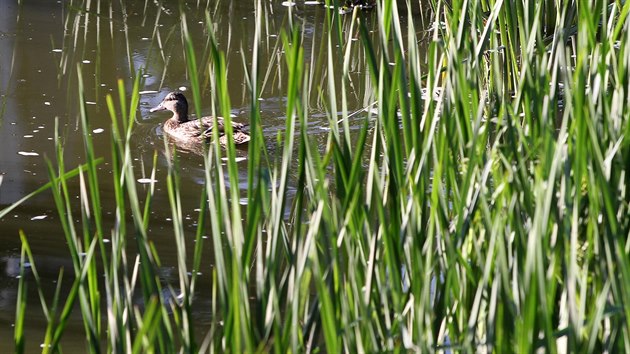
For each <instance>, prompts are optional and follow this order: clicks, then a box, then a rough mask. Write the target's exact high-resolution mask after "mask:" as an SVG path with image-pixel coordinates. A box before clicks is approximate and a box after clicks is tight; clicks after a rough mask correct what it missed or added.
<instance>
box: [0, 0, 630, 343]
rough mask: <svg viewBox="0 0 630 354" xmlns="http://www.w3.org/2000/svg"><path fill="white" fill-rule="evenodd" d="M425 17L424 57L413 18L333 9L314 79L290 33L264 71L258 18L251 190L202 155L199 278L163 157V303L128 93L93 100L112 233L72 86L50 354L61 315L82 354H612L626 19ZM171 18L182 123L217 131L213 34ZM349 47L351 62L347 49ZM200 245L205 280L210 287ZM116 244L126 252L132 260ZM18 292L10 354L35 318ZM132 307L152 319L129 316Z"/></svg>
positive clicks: (619, 294) (53, 166)
mask: <svg viewBox="0 0 630 354" xmlns="http://www.w3.org/2000/svg"><path fill="white" fill-rule="evenodd" d="M431 7H432V8H431V16H432V20H433V22H434V24H435V25H434V26H433V27H432V29H431V34H432V41H431V42H430V44H429V46H428V50H427V52H426V53H423V52H421V51H420V50H419V42H418V39H417V31H419V29H417V28H415V27H414V22H413V17H412V16H411V10H409V12H408V13H407V14H405V13H404V12H403V13H399V11H406V10H405V7H404V6H401V7H400V8H399V7H397V6H396V4H395V3H394V2H392V1H388V2H384V3H383V4H381V3H379V6H378V7H377V9H375V10H374V11H375V14H376V15H375V16H376V17H377V18H378V21H377V22H374V23H372V26H374V27H372V28H368V27H367V25H366V23H369V22H368V21H367V19H366V18H365V17H363V16H362V15H359V14H358V12H356V11H355V12H354V13H353V14H352V15H351V16H352V17H350V16H349V15H348V16H344V17H340V16H339V15H338V13H336V12H334V11H326V12H325V15H324V16H325V21H324V23H325V30H324V31H322V32H321V33H323V35H322V36H321V37H320V38H318V40H319V42H313V44H312V47H311V48H313V49H311V51H312V52H317V57H316V58H317V59H311V61H306V60H305V46H304V43H305V39H304V36H303V34H304V32H303V29H304V27H301V25H300V23H299V22H298V21H295V20H294V21H295V22H294V21H290V23H289V24H287V26H288V27H290V28H288V29H287V30H286V31H283V32H282V33H281V34H280V38H279V39H278V40H277V45H274V46H273V48H274V49H273V51H275V52H277V55H278V57H276V58H274V59H273V61H271V60H270V61H271V63H264V62H260V59H259V57H260V56H259V55H258V52H259V51H260V50H264V48H267V50H268V48H270V47H265V46H267V45H268V43H267V42H266V40H267V39H268V38H269V37H268V36H267V37H266V38H265V39H263V38H262V33H267V32H265V31H267V29H266V28H265V24H266V22H265V18H266V17H268V16H269V15H270V13H269V11H270V8H269V5H268V4H265V5H263V2H262V1H260V0H259V1H258V2H257V5H256V10H257V12H256V21H255V23H256V27H255V29H254V30H253V34H252V35H253V47H252V51H251V57H250V56H247V55H246V54H244V53H243V54H242V58H243V60H242V61H243V63H246V64H244V67H245V69H244V70H245V75H246V84H247V85H246V86H247V91H246V92H247V93H248V95H249V102H250V104H251V109H250V112H251V116H250V122H249V123H250V129H251V133H252V137H253V138H252V141H251V142H250V144H249V155H248V164H247V170H246V173H247V178H248V184H247V190H246V191H240V190H239V189H238V188H237V186H239V173H244V172H243V171H242V167H241V170H240V171H239V165H237V163H236V155H235V150H234V149H235V147H234V144H233V142H231V141H228V144H227V148H226V149H223V148H222V147H220V146H219V143H218V139H217V137H216V136H215V137H214V142H213V143H212V144H209V146H208V149H207V152H206V153H205V154H204V157H203V159H204V166H205V177H206V181H205V185H204V186H203V193H202V194H201V196H200V198H199V209H200V212H199V216H198V220H197V222H196V224H197V229H196V232H195V235H194V238H195V241H196V242H195V243H194V249H193V250H192V255H193V259H192V262H191V260H190V259H187V257H188V255H189V254H190V252H189V251H188V250H187V247H190V246H189V245H190V243H189V242H186V240H187V237H191V236H187V235H186V230H185V228H184V226H183V217H182V215H183V211H182V208H181V204H182V200H181V194H180V188H181V187H180V178H181V176H180V174H179V169H178V167H177V166H178V158H177V156H175V155H174V156H172V158H171V159H169V161H170V164H169V165H168V174H167V182H166V185H167V192H168V200H169V203H170V208H171V211H172V221H173V236H174V240H175V246H176V248H177V252H176V253H177V272H178V279H179V284H177V285H176V286H175V287H174V289H172V290H169V291H164V289H163V287H165V285H164V284H162V283H161V281H160V278H159V276H158V274H157V273H158V269H159V268H160V266H161V263H160V260H159V254H158V253H157V251H156V250H155V248H154V247H153V244H152V243H151V241H150V237H149V236H150V235H149V232H148V230H149V225H150V223H151V208H152V201H153V197H154V193H155V191H154V185H153V184H152V183H151V184H150V187H149V188H148V189H147V190H146V191H147V192H146V195H141V193H140V192H139V191H138V190H137V184H136V181H137V177H136V176H135V173H136V166H134V164H133V158H132V156H133V149H132V147H131V144H130V139H131V137H132V132H133V130H134V124H135V122H136V117H135V115H136V114H137V111H138V105H139V94H138V92H139V87H140V81H141V79H140V78H139V77H137V78H136V80H135V81H134V82H133V87H132V88H131V90H130V91H131V94H130V95H128V94H127V91H128V90H126V89H125V86H127V85H126V82H125V81H124V80H122V81H119V85H118V92H117V95H108V96H107V102H106V104H107V107H108V110H109V113H110V115H111V118H112V120H111V121H112V147H111V157H110V158H111V161H112V164H111V166H112V171H111V172H112V175H111V179H112V180H113V193H114V194H115V196H116V198H115V200H116V210H115V215H116V219H115V220H116V222H115V224H114V225H113V227H111V229H106V228H105V227H104V225H103V222H102V215H103V212H104V210H103V207H102V205H101V202H100V196H101V193H104V192H103V191H101V190H100V189H99V179H100V178H103V177H102V176H100V175H99V174H98V173H97V169H96V164H97V163H98V161H99V160H98V157H97V156H96V154H95V152H94V149H93V147H92V143H91V137H90V134H89V132H90V129H89V124H90V122H89V119H88V114H87V112H86V110H85V98H84V96H83V91H84V89H83V87H82V85H83V84H82V83H83V80H82V78H81V75H82V70H81V68H79V70H78V71H77V72H78V76H77V86H78V88H79V92H80V120H81V127H82V129H83V133H84V136H85V140H84V142H85V153H86V161H87V162H86V164H85V165H84V166H83V167H81V168H78V169H75V170H72V171H66V168H65V166H64V163H63V161H64V160H63V158H64V154H63V149H62V148H61V146H60V145H59V147H58V149H57V152H58V153H57V156H56V161H55V162H54V163H53V162H50V163H49V175H50V180H51V183H50V185H51V186H52V187H53V188H51V189H52V191H53V196H54V199H55V204H56V207H57V211H58V213H59V219H60V221H61V224H62V227H63V229H64V232H65V235H66V242H67V244H68V247H69V251H70V254H71V257H72V261H73V266H74V269H73V270H74V273H75V274H77V275H79V276H77V277H76V278H75V280H74V283H73V287H72V290H71V291H70V293H69V294H68V295H67V297H66V298H65V299H64V298H63V297H61V296H55V297H54V298H53V299H48V298H45V297H44V296H43V295H41V303H42V307H43V309H44V312H45V315H46V317H47V319H48V323H49V326H48V330H47V332H46V338H45V339H44V351H56V350H58V349H59V347H58V345H59V340H60V338H61V337H62V336H63V333H64V328H65V325H66V322H65V321H66V319H67V317H68V314H69V312H70V311H72V309H73V307H74V305H76V304H78V305H79V308H78V311H80V312H81V315H82V318H83V322H84V325H85V331H86V340H87V346H88V348H89V350H90V351H92V352H99V351H100V350H101V349H103V348H101V345H102V343H101V339H102V338H107V341H106V346H107V351H110V350H111V351H121V352H122V351H125V352H131V351H133V352H147V351H159V352H176V351H179V350H180V349H181V350H183V351H186V352H195V351H198V350H200V351H219V350H229V351H232V352H255V351H271V350H274V351H277V352H287V351H293V352H299V351H312V350H313V351H314V350H318V349H319V350H326V351H328V352H331V353H338V352H342V351H347V352H382V351H393V350H401V349H406V350H412V351H420V352H431V351H438V350H446V349H453V350H461V351H467V352H468V351H477V350H488V351H496V352H522V353H527V352H532V351H534V350H538V349H542V350H544V351H548V352H557V351H576V350H580V349H582V348H584V350H585V351H588V352H593V351H596V352H601V351H609V352H617V351H619V352H621V351H627V350H628V346H629V345H630V344H629V343H630V326H629V325H628V321H627V319H628V317H629V315H630V305H629V304H630V285H629V284H630V259H629V258H628V251H627V247H628V246H627V244H628V236H629V231H630V219H629V218H628V215H629V213H628V208H629V203H628V202H629V200H630V198H629V197H628V191H627V188H628V185H629V183H628V182H629V178H630V177H629V174H628V173H629V172H630V171H627V169H628V165H629V164H628V161H629V160H628V156H629V154H630V150H629V149H630V145H629V144H628V143H627V141H626V139H625V137H626V136H628V134H630V122H629V120H628V117H630V114H629V112H628V109H629V108H628V107H629V105H628V94H627V92H628V90H629V89H630V87H629V86H628V83H629V80H628V74H627V69H628V68H627V64H628V59H629V58H630V53H629V52H628V46H627V43H628V32H627V31H626V30H625V28H626V27H627V26H628V18H627V14H628V12H629V10H630V4H629V3H625V4H621V3H611V4H608V3H606V2H602V1H595V2H593V3H590V4H585V3H580V5H579V6H578V5H577V4H576V3H571V2H548V1H540V2H537V3H536V4H535V5H534V6H532V5H531V4H529V3H527V2H519V1H517V2H502V1H498V2H494V3H493V4H492V5H491V6H490V5H488V4H487V3H485V2H481V1H468V2H458V1H452V2H448V3H445V2H442V1H433V2H432V3H431ZM180 20H181V26H182V31H181V33H182V47H183V48H184V55H185V62H186V69H187V73H188V75H189V76H188V78H189V80H190V86H191V92H192V102H193V104H194V107H195V110H196V113H197V116H201V109H202V107H201V102H202V93H201V92H202V87H205V86H204V83H205V82H207V84H208V86H209V87H210V89H211V92H212V93H213V96H212V100H211V102H212V109H213V113H215V114H217V115H222V116H223V117H226V119H228V120H229V119H230V118H229V117H230V112H231V111H230V108H231V105H230V102H231V101H230V93H229V92H228V90H229V89H228V85H227V80H228V72H227V71H228V69H227V65H228V64H227V63H226V59H225V56H226V54H224V52H222V51H221V50H220V49H219V45H218V44H217V40H216V38H215V37H214V36H213V34H214V33H215V31H216V28H215V26H214V25H213V23H215V22H216V19H215V18H213V16H211V15H210V12H206V19H205V25H206V30H207V35H208V37H207V42H204V44H203V46H204V48H203V49H202V50H201V53H202V54H201V55H200V54H199V53H200V51H199V48H198V46H197V44H196V43H195V42H194V40H193V38H194V36H193V34H191V33H190V31H189V29H188V20H187V16H186V15H185V12H182V15H181V17H180ZM403 20H404V21H406V22H408V23H407V32H406V33H404V32H403V26H402V25H401V22H402V21H403ZM291 26H292V27H291ZM158 32H159V31H156V32H154V38H156V37H159V34H158ZM372 32H374V33H372ZM170 33H172V32H170ZM357 33H358V34H359V37H360V38H361V41H360V42H357V41H353V40H352V38H354V36H356V35H357ZM169 37H170V35H169ZM75 40H76V37H75ZM156 40H157V39H156ZM158 42H159V41H158ZM316 47H318V48H319V49H317V50H315V49H314V48H316ZM127 48H129V43H127ZM159 48H161V49H163V48H164V47H163V46H162V45H161V44H160V45H159ZM357 48H360V50H357ZM241 52H242V51H241ZM128 53H129V50H128ZM355 56H359V57H355ZM166 57H167V56H161V58H162V59H163V60H165V61H166V59H165V58H166ZM313 57H315V55H313V56H312V58H313ZM200 58H204V59H201V60H200ZM278 58H280V59H278ZM198 60H200V61H198ZM357 61H359V62H363V63H365V66H367V69H368V70H369V76H366V77H367V79H366V80H367V83H366V84H365V87H366V89H367V90H369V91H370V93H369V97H370V98H372V97H373V98H374V100H375V101H376V102H377V105H376V108H377V109H376V114H372V113H367V114H366V115H365V117H364V119H362V120H361V121H360V122H358V123H356V124H355V123H353V124H355V126H352V127H351V126H350V121H349V120H348V119H347V118H348V116H350V115H351V114H353V112H352V108H350V107H349V104H348V95H351V94H353V92H352V91H353V89H354V84H353V82H354V81H353V80H354V78H353V76H352V70H351V67H352V65H353V64H354V63H356V62H357ZM199 63H202V64H201V65H199ZM280 64H281V65H280ZM129 65H130V67H133V65H132V63H131V59H129ZM232 65H234V64H232ZM263 68H264V69H263ZM165 70H166V69H165ZM200 73H201V74H200ZM271 76H277V77H278V78H279V79H278V81H277V82H276V84H275V87H276V89H278V90H281V91H282V95H281V96H282V97H284V98H285V101H284V102H285V104H286V118H285V122H284V123H285V129H284V133H283V134H281V146H280V147H279V148H278V149H279V151H278V154H279V162H278V163H269V162H268V160H269V157H268V156H267V149H266V146H267V145H266V143H265V139H268V138H269V137H266V136H264V134H263V130H262V126H263V123H262V122H261V117H260V106H259V105H260V103H259V100H258V98H259V97H260V92H261V90H262V89H263V88H264V87H265V85H266V84H265V83H266V82H268V77H271ZM199 77H202V78H203V79H204V80H207V81H204V80H198V78H199ZM115 96H118V100H117V101H115V98H114V97H115ZM313 97H317V99H318V100H319V102H322V104H323V105H324V107H325V109H326V111H327V117H328V119H329V131H328V135H327V136H326V145H325V147H324V148H322V147H320V146H316V145H315V144H314V143H313V137H312V136H310V135H309V133H308V128H307V125H308V121H309V109H308V108H309V103H310V102H312V98H313ZM427 97H429V99H427ZM432 98H433V99H432ZM559 101H562V102H563V106H562V108H560V106H559ZM366 105H367V104H366ZM338 113H339V114H340V116H339V115H338ZM556 117H560V118H559V119H557V118H556ZM353 122H357V121H356V120H355V121H353ZM228 126H229V124H228ZM351 131H354V132H353V133H352V134H351ZM215 132H216V130H215ZM56 140H57V141H58V139H56ZM167 151H169V147H168V146H167ZM222 158H227V163H225V162H224V161H223V159H222ZM155 159H156V158H155V157H154V162H153V165H154V166H155V164H156V163H155V161H156V160H155ZM366 161H367V162H366ZM330 171H332V172H330ZM292 173H294V174H295V175H296V178H295V181H294V182H292V181H291V178H290V177H291V174H292ZM76 174H78V175H79V178H80V181H81V183H80V186H81V189H80V201H81V209H80V216H77V215H75V216H73V214H72V213H73V208H72V207H73V204H74V203H75V201H74V198H73V197H71V193H69V191H68V187H67V184H66V182H67V180H68V179H69V178H72V175H76ZM152 174H155V168H154V169H153V171H152ZM153 177H154V176H152V177H151V178H149V179H148V180H149V181H152V180H153V179H154V178H153ZM75 178H76V177H75ZM290 183H295V191H296V192H295V195H293V196H291V199H289V198H288V195H289V193H287V191H288V188H289V184H290ZM333 187H334V188H333ZM241 193H244V195H246V198H247V206H246V208H242V206H241V205H240V204H239V201H240V200H241V199H242V194H241ZM287 208H290V210H291V213H290V217H289V218H286V213H285V211H286V210H287ZM0 213H2V212H0ZM0 215H3V214H0ZM75 218H80V219H81V223H80V224H79V225H80V227H81V229H80V230H79V229H77V224H75V222H74V221H73V220H74V219H75ZM205 233H209V234H210V235H211V236H210V242H212V245H213V255H212V257H213V259H214V263H213V266H212V268H205V269H203V268H201V267H202V265H201V264H202V262H201V261H202V259H203V258H204V257H207V256H208V255H204V254H203V253H202V250H203V248H202V244H203V241H204V238H203V235H204V234H205ZM22 240H23V245H24V248H23V249H24V251H23V256H22V264H24V262H25V261H26V259H30V264H31V267H32V274H33V276H34V277H35V279H36V281H37V272H36V260H34V259H33V257H32V255H31V253H30V251H29V246H28V242H27V240H26V237H25V236H23V237H22ZM128 241H130V242H133V241H135V243H136V249H137V252H134V253H130V252H129V251H128V247H127V242H128ZM97 265H98V267H97ZM203 271H205V272H211V273H212V287H211V290H210V291H211V294H212V295H211V297H212V302H211V305H208V306H211V311H212V314H213V320H212V324H211V326H210V328H209V329H208V330H207V332H206V334H205V335H204V336H203V338H199V337H198V333H197V332H196V331H195V328H196V323H195V321H194V313H193V311H194V310H193V307H194V304H195V302H196V301H198V299H197V297H198V291H199V289H198V288H197V286H198V272H203ZM22 272H23V273H24V268H22ZM101 272H102V273H101ZM22 279H24V277H22V278H21V280H22ZM60 280H61V276H60ZM60 283H61V281H60ZM24 286H25V283H24V282H23V281H21V282H20V290H19V295H18V299H19V303H18V311H17V313H16V331H15V342H16V347H17V349H18V351H20V350H21V349H23V345H24V333H23V320H24V317H25V316H26V313H27V312H29V311H30V308H28V309H27V308H25V307H24V299H25V288H24ZM170 286H171V285H166V287H170ZM138 292H139V293H141V294H142V297H143V303H144V305H143V306H138V305H137V303H136V302H134V301H132V299H133V294H137V293H138ZM40 294H41V293H40ZM57 295H58V294H57ZM103 303H107V309H106V310H104V309H103V308H102V304H103Z"/></svg>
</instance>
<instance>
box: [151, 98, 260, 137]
mask: <svg viewBox="0 0 630 354" xmlns="http://www.w3.org/2000/svg"><path fill="white" fill-rule="evenodd" d="M167 110H168V111H171V112H173V116H172V117H171V118H170V119H168V120H167V121H166V122H164V125H163V126H162V130H163V131H164V132H165V133H166V134H167V135H169V136H170V137H171V138H173V139H175V140H176V141H177V142H182V143H187V144H190V143H202V142H206V141H208V140H209V139H210V138H211V137H212V129H214V127H215V118H214V117H201V118H199V119H193V120H190V119H189V118H188V100H186V96H184V94H183V93H182V92H181V91H173V92H171V93H169V94H168V95H166V97H164V100H162V102H161V103H160V104H159V105H157V106H156V107H154V108H151V110H150V112H151V113H153V112H158V111H167ZM216 127H217V128H218V130H219V131H218V133H219V143H221V145H224V146H225V145H227V136H226V135H225V133H226V132H225V121H224V120H223V118H220V117H217V118H216ZM245 127H246V125H245V124H242V123H237V122H232V137H233V138H234V144H235V145H243V144H245V143H247V142H248V141H249V140H250V139H251V137H250V136H249V134H247V133H246V132H245V131H244V129H245Z"/></svg>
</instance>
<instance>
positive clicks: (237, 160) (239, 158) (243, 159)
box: [221, 157, 247, 162]
mask: <svg viewBox="0 0 630 354" xmlns="http://www.w3.org/2000/svg"><path fill="white" fill-rule="evenodd" d="M221 160H223V161H227V160H228V158H227V157H222V158H221ZM245 160H247V158H245V157H237V158H235V159H234V161H236V162H241V161H245Z"/></svg>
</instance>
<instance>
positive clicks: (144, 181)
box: [138, 178, 157, 184]
mask: <svg viewBox="0 0 630 354" xmlns="http://www.w3.org/2000/svg"><path fill="white" fill-rule="evenodd" d="M155 182H157V179H153V178H139V179H138V183H143V184H146V183H155Z"/></svg>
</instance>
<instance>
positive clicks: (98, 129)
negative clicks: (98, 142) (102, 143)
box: [92, 128, 105, 134]
mask: <svg viewBox="0 0 630 354" xmlns="http://www.w3.org/2000/svg"><path fill="white" fill-rule="evenodd" d="M104 131H105V129H103V128H96V129H94V130H92V133H94V134H100V133H102V132H104Z"/></svg>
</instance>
